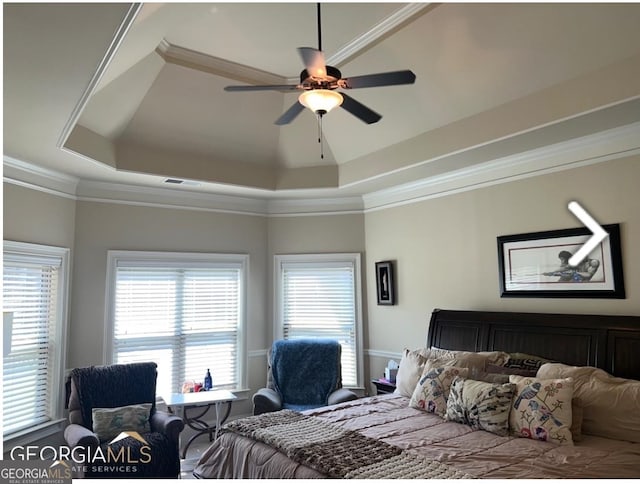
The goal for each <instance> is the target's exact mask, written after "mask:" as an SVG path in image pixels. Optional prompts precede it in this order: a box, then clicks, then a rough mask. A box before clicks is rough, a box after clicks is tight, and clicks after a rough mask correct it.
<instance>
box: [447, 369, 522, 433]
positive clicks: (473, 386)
mask: <svg viewBox="0 0 640 484" xmlns="http://www.w3.org/2000/svg"><path fill="white" fill-rule="evenodd" d="M514 388H515V385H513V384H511V383H504V384H493V383H487V382H482V381H475V380H465V379H464V378H460V377H456V378H455V379H454V380H453V383H452V384H451V389H450V391H449V399H448V400H447V413H446V414H445V419H446V420H451V421H452V422H460V423H464V424H467V425H470V426H471V428H473V429H476V430H486V431H487V432H491V433H494V434H496V435H501V436H507V435H509V411H510V409H511V399H512V397H513V392H514Z"/></svg>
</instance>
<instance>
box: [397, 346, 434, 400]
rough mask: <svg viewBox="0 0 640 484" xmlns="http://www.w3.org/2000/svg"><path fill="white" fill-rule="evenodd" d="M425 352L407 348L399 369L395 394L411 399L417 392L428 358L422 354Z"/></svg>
mask: <svg viewBox="0 0 640 484" xmlns="http://www.w3.org/2000/svg"><path fill="white" fill-rule="evenodd" d="M423 351H424V350H413V351H410V350H409V349H407V348H405V349H404V352H403V353H402V359H401V360H400V366H399V367H398V373H397V375H396V389H395V390H394V392H393V393H397V394H400V395H403V396H405V397H411V396H412V395H413V390H415V388H416V385H417V383H418V380H419V379H420V376H421V375H422V371H423V370H424V365H425V363H426V362H427V358H426V357H424V356H423V355H422V354H421V353H422V352H423Z"/></svg>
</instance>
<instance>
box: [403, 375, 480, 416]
mask: <svg viewBox="0 0 640 484" xmlns="http://www.w3.org/2000/svg"><path fill="white" fill-rule="evenodd" d="M468 373H469V370H468V369H467V368H456V367H455V366H447V367H441V368H433V369H427V368H425V371H424V373H423V374H422V376H421V377H420V380H418V384H417V385H416V388H415V390H414V391H413V395H412V396H411V401H410V402H409V406H410V407H413V408H419V409H421V410H425V411H427V412H429V413H435V414H437V415H440V416H441V417H442V416H443V415H444V414H445V412H446V411H447V398H449V388H450V387H451V382H452V381H453V379H454V378H455V377H457V376H461V377H466V376H467V374H468Z"/></svg>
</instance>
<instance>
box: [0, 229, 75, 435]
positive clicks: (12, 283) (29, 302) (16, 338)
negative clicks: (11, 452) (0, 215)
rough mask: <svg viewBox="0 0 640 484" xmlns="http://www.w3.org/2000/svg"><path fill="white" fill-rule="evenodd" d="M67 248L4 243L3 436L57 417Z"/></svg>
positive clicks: (62, 343)
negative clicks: (8, 327)
mask: <svg viewBox="0 0 640 484" xmlns="http://www.w3.org/2000/svg"><path fill="white" fill-rule="evenodd" d="M66 253H67V249H60V248H57V247H50V248H48V247H45V246H36V245H34V244H21V243H15V242H5V244H4V253H3V264H4V266H3V311H4V312H11V313H12V319H13V325H12V332H11V333H12V334H11V350H10V353H9V354H8V355H6V354H5V355H4V358H3V414H2V430H3V435H4V436H7V435H10V434H14V433H16V432H19V431H22V430H25V429H29V428H31V427H34V426H37V425H39V424H43V423H45V422H48V421H50V420H53V419H55V418H58V417H59V415H58V413H59V411H60V410H59V404H58V402H59V398H58V396H59V395H60V391H61V388H62V387H61V386H60V381H61V371H62V370H61V369H62V367H63V363H64V342H63V341H62V335H63V334H64V333H63V325H64V318H63V314H64V313H65V308H63V307H61V306H62V305H63V304H64V302H63V301H64V300H65V298H64V292H65V286H64V277H65V274H64V272H65V271H66V255H65V254H66Z"/></svg>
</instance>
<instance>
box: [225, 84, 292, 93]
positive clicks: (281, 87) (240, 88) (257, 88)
mask: <svg viewBox="0 0 640 484" xmlns="http://www.w3.org/2000/svg"><path fill="white" fill-rule="evenodd" d="M298 89H299V87H298V85H297V84H280V85H278V84H273V85H269V86H225V88H224V90H225V91H229V92H239V91H284V92H289V91H297V90H298Z"/></svg>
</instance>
